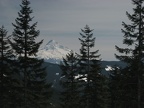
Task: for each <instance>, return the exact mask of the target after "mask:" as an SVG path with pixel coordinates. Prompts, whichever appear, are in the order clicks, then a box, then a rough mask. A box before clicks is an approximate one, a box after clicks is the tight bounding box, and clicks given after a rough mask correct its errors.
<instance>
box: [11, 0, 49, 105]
mask: <svg viewBox="0 0 144 108" xmlns="http://www.w3.org/2000/svg"><path fill="white" fill-rule="evenodd" d="M29 5H30V1H28V0H22V4H21V5H20V7H21V10H20V12H18V17H17V18H16V20H15V24H14V23H12V25H13V26H14V31H13V34H12V39H13V40H12V41H11V46H12V48H13V50H14V53H15V55H16V56H17V57H18V59H17V62H18V64H19V65H18V66H17V68H18V69H19V73H20V75H21V79H22V80H21V88H22V90H20V92H21V94H22V97H21V102H20V104H21V107H24V108H30V107H31V108H45V107H47V106H48V105H49V98H50V95H51V93H50V85H49V84H48V83H47V82H46V75H47V74H46V71H45V67H43V66H42V64H43V60H39V59H37V58H36V54H37V52H38V49H39V47H40V45H41V44H42V42H43V41H40V42H36V38H37V37H38V36H39V33H40V31H39V30H36V26H37V22H36V23H33V24H32V20H33V18H34V17H31V14H32V13H33V11H32V10H31V7H30V6H29Z"/></svg>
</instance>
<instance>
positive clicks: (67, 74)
mask: <svg viewBox="0 0 144 108" xmlns="http://www.w3.org/2000/svg"><path fill="white" fill-rule="evenodd" d="M77 65H78V59H77V57H76V55H75V54H74V52H73V51H71V52H70V53H68V54H67V55H66V58H63V62H62V63H61V65H60V67H61V69H62V79H61V83H60V84H61V86H62V92H61V97H60V100H61V108H79V99H80V98H79V97H80V96H79V84H78V79H77V76H78V67H77Z"/></svg>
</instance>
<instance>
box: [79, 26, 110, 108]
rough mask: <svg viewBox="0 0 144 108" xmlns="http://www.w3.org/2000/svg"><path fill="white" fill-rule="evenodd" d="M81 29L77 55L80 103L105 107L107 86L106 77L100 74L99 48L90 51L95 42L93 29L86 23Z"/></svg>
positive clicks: (94, 107)
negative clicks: (80, 86)
mask: <svg viewBox="0 0 144 108" xmlns="http://www.w3.org/2000/svg"><path fill="white" fill-rule="evenodd" d="M81 31H82V33H80V35H81V36H82V39H81V38H79V40H80V42H81V45H82V46H81V49H80V55H79V59H80V61H79V65H80V68H79V69H80V70H79V74H80V75H81V76H80V77H79V80H80V81H81V82H80V84H81V85H82V89H81V92H82V94H81V101H80V104H81V106H82V107H83V108H97V107H99V108H106V107H107V105H108V104H107V96H108V95H107V93H106V92H108V91H107V90H108V87H107V85H106V77H105V76H104V75H102V74H101V64H100V59H99V57H100V55H97V53H98V52H99V50H96V51H92V48H93V47H94V43H95V38H93V33H92V31H93V30H91V29H90V28H89V26H88V25H86V26H85V28H84V30H83V29H82V30H81ZM83 79H85V80H83Z"/></svg>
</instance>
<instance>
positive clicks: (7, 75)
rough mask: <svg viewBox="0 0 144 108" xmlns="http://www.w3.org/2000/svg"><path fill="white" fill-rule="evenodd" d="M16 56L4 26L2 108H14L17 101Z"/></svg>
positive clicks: (0, 30) (0, 41)
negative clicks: (14, 69) (15, 86)
mask: <svg viewBox="0 0 144 108" xmlns="http://www.w3.org/2000/svg"><path fill="white" fill-rule="evenodd" d="M13 64H14V56H13V54H12V49H11V47H10V44H9V42H8V36H7V31H6V29H5V28H4V26H2V27H1V28H0V108H9V107H11V108H12V107H13V106H14V103H13V102H12V100H15V98H14V96H12V93H13V91H14V90H15V88H14V84H15V83H16V79H15V78H14V75H16V73H14V71H13V67H14V65H13Z"/></svg>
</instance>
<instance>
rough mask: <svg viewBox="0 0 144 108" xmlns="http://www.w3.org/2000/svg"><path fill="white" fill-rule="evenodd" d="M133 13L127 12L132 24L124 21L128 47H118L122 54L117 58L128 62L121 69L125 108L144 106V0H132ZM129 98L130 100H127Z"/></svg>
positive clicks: (125, 38)
mask: <svg viewBox="0 0 144 108" xmlns="http://www.w3.org/2000/svg"><path fill="white" fill-rule="evenodd" d="M132 3H133V5H134V6H135V7H134V8H133V14H129V13H128V12H126V15H127V17H128V19H129V20H130V21H131V23H130V24H126V23H125V22H123V23H122V25H123V27H124V29H122V33H123V34H124V39H123V44H125V45H127V48H120V47H118V46H116V49H117V51H118V52H119V53H121V54H122V55H116V58H117V59H119V60H120V61H123V62H125V63H126V64H127V66H126V68H125V69H123V71H121V74H122V75H123V78H122V80H123V87H122V88H121V89H122V91H123V92H122V94H123V96H122V97H123V100H121V101H123V103H124V104H123V108H128V107H131V108H143V107H144V102H143V101H144V92H143V89H144V83H143V82H144V76H143V74H144V69H143V67H144V36H143V35H144V6H143V3H144V0H132ZM126 100H129V101H126Z"/></svg>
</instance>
